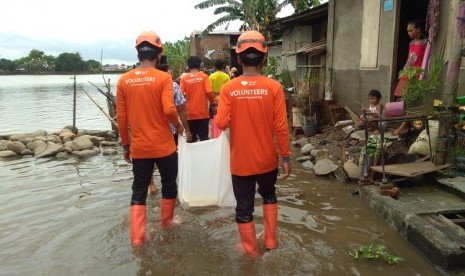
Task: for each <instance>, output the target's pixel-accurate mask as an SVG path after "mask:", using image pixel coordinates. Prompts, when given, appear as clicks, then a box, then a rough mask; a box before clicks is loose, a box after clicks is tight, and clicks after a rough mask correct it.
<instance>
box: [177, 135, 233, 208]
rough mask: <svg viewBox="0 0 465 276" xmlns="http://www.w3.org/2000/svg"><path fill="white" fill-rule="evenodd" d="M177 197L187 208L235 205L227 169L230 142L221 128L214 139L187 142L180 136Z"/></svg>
mask: <svg viewBox="0 0 465 276" xmlns="http://www.w3.org/2000/svg"><path fill="white" fill-rule="evenodd" d="M178 164H179V172H178V175H179V189H178V190H179V199H180V201H181V202H182V203H183V204H186V205H188V207H199V206H211V205H217V206H221V207H227V206H235V205H236V199H235V198H234V193H233V188H232V180H231V172H230V169H229V141H228V138H227V136H226V133H225V132H224V131H223V132H222V133H221V135H220V136H219V137H218V138H216V139H210V140H207V141H202V142H197V143H187V142H186V140H185V139H183V138H179V144H178Z"/></svg>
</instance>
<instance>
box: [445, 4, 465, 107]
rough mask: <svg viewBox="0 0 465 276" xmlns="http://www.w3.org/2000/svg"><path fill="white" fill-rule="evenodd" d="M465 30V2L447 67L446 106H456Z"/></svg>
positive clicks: (459, 10)
mask: <svg viewBox="0 0 465 276" xmlns="http://www.w3.org/2000/svg"><path fill="white" fill-rule="evenodd" d="M464 28H465V2H461V3H459V6H458V11H457V23H456V26H455V31H454V38H453V39H452V46H451V50H450V57H449V65H448V66H447V75H446V84H445V87H444V93H443V102H444V105H445V106H451V105H453V104H454V100H455V95H456V92H457V83H458V77H459V71H460V63H461V62H462V47H463V37H464Z"/></svg>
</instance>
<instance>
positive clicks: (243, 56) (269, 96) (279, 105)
mask: <svg viewBox="0 0 465 276" xmlns="http://www.w3.org/2000/svg"><path fill="white" fill-rule="evenodd" d="M266 52H267V46H266V44H265V38H264V37H263V35H262V34H260V33H259V32H257V31H247V32H244V33H243V34H241V35H240V36H239V39H238V42H237V48H236V53H237V55H238V61H239V63H240V64H241V65H242V67H243V74H242V75H241V76H239V77H237V78H235V79H232V80H230V81H229V82H227V83H225V84H224V85H223V87H222V89H221V93H220V101H219V104H218V112H217V115H216V123H217V124H218V127H219V128H220V129H222V130H225V129H226V128H227V127H228V126H229V127H230V132H231V137H230V142H231V143H230V147H231V148H230V151H231V157H230V158H231V175H232V176H231V177H232V183H233V191H234V196H235V198H236V201H237V205H236V223H237V227H238V230H239V234H240V236H241V241H242V245H243V247H244V250H245V252H246V253H248V254H255V253H256V252H257V240H256V237H255V222H254V220H253V211H254V198H255V190H256V185H257V184H258V193H259V194H260V196H261V197H262V199H263V224H264V228H265V247H266V248H267V249H275V248H276V247H277V237H276V226H277V220H278V201H277V198H276V187H275V183H276V180H277V176H278V161H279V159H278V158H279V157H278V152H277V150H276V147H275V139H276V141H277V145H278V148H279V155H280V156H281V159H282V162H281V164H282V169H283V174H282V176H281V177H282V179H285V178H287V177H288V176H289V175H290V173H291V165H290V155H291V151H290V147H289V129H288V124H287V116H286V104H285V100H284V92H283V89H282V86H281V84H280V83H279V82H277V81H275V80H273V79H269V78H267V77H265V76H262V75H260V69H261V67H262V66H263V64H264V62H265V56H266Z"/></svg>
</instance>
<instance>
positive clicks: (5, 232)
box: [0, 77, 441, 275]
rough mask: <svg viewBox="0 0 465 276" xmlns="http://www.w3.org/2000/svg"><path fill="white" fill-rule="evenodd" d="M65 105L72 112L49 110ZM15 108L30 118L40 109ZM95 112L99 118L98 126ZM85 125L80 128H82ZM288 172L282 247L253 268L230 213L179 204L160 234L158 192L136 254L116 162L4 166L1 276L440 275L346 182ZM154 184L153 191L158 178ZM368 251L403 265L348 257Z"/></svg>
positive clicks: (0, 178)
mask: <svg viewBox="0 0 465 276" xmlns="http://www.w3.org/2000/svg"><path fill="white" fill-rule="evenodd" d="M0 78H1V77H0ZM115 82H116V81H115ZM3 84H4V83H3V82H2V83H0V87H1V86H3ZM1 89H2V90H1V91H5V90H4V88H1ZM34 93H35V92H34ZM40 93H42V92H40ZM44 93H45V92H44ZM51 93H55V94H60V93H62V94H65V93H68V92H59V91H56V92H51ZM0 95H1V96H0V97H1V99H0V104H1V109H0V110H2V113H1V115H0V116H2V117H3V115H4V113H3V108H4V101H5V100H6V101H7V102H9V103H11V102H12V101H15V100H11V99H7V98H8V97H10V96H11V95H6V94H5V93H4V92H2V93H0ZM24 97H26V96H24ZM30 97H35V96H33V95H31V96H30ZM43 97H44V98H48V97H46V95H44V96H43ZM84 97H85V95H84ZM17 102H18V101H17ZM22 102H23V103H26V102H31V101H30V100H26V99H24V100H23V101H22ZM32 102H34V103H36V101H32ZM102 102H103V101H102ZM65 104H69V103H68V102H61V103H56V104H51V105H54V106H55V107H56V106H60V105H65ZM8 108H10V110H14V108H12V107H8ZM22 108H23V109H24V110H34V108H35V106H29V107H27V106H23V107H22ZM88 108H89V110H90V109H91V108H92V106H90V107H88ZM52 110H55V109H52ZM16 112H17V111H16ZM24 112H25V111H24ZM40 112H44V111H43V110H41V111H40ZM89 112H90V111H89ZM98 112H99V111H98V110H97V112H96V114H95V116H96V118H97V117H98V118H100V117H101V115H100V114H98ZM64 113H65V112H64V111H63V113H62V115H63V114H64ZM16 114H17V116H18V118H16V119H15V120H17V121H16V123H19V122H20V118H24V117H25V116H28V117H30V118H33V117H35V116H39V115H36V114H21V113H16ZM47 116H49V118H52V123H53V124H55V123H58V124H62V123H63V122H61V121H54V120H55V116H54V115H52V114H48V115H47ZM63 116H64V115H63ZM2 117H0V122H1V127H2V129H3V128H4V127H5V128H6V129H8V131H7V132H15V133H16V132H21V131H20V130H24V131H25V132H30V131H34V130H36V129H40V128H45V129H58V128H60V127H61V125H53V126H54V127H47V128H46V127H45V126H46V125H45V122H44V124H42V125H41V126H44V127H38V126H37V127H35V126H34V127H33V128H30V129H29V128H27V129H24V128H25V127H24V126H15V125H12V124H11V122H13V119H11V118H9V119H7V120H5V119H4V118H2ZM84 121H85V120H84ZM84 121H80V122H83V123H82V124H84ZM5 122H7V123H10V124H7V125H5ZM47 123H48V122H47ZM105 123H106V121H105V120H102V122H101V125H100V123H95V126H102V127H105V126H106V124H105ZM89 126H90V127H91V128H92V129H98V127H92V126H94V124H93V123H92V124H91V125H89ZM85 128H89V127H85ZM107 128H109V125H108V126H107ZM295 151H296V152H297V151H298V150H295ZM292 165H293V176H292V177H291V178H290V179H287V180H279V181H278V183H277V193H278V201H279V217H278V220H279V222H278V236H279V237H278V243H279V248H278V249H276V250H273V251H269V252H265V251H264V250H263V245H262V244H263V242H261V243H260V244H261V247H260V254H259V256H258V257H257V258H254V259H251V258H247V257H245V256H243V255H242V254H241V253H240V252H238V251H237V250H236V249H235V247H236V245H237V244H239V242H240V239H239V235H238V231H237V228H236V224H235V222H234V209H233V208H218V207H205V208H190V209H187V208H184V207H182V206H181V205H179V204H178V205H177V207H176V210H175V216H177V217H178V218H179V219H180V220H181V221H182V223H181V224H180V225H176V226H173V227H172V228H171V229H169V230H166V231H164V230H161V229H160V227H159V223H160V209H159V207H158V206H159V201H160V194H157V195H154V196H151V195H149V198H148V201H147V204H148V206H147V207H148V217H147V240H148V241H147V242H146V244H145V245H144V246H143V247H140V248H132V247H131V245H130V243H129V234H128V229H129V200H130V195H131V184H132V172H131V166H130V165H128V164H126V163H125V162H124V160H123V159H122V156H121V152H120V153H119V154H118V155H115V156H103V155H98V156H94V157H91V158H89V159H86V160H77V159H74V158H71V159H68V160H65V161H58V160H55V159H35V158H34V157H23V158H14V159H3V160H0V202H1V207H0V248H1V250H0V274H1V275H438V274H441V273H440V272H439V271H438V270H436V269H435V267H434V266H433V265H431V264H430V263H429V262H428V261H427V260H426V259H425V258H424V257H422V255H421V254H420V253H418V252H417V251H416V250H415V249H414V248H413V247H412V246H410V245H409V244H408V243H406V242H405V241H404V240H403V239H402V237H401V236H400V235H399V234H398V233H397V232H395V231H394V230H392V229H391V228H390V227H389V226H388V225H387V224H386V223H385V222H384V221H383V220H382V219H381V218H380V217H379V216H378V215H377V214H376V213H375V212H374V211H373V210H372V209H371V208H370V207H369V206H368V205H367V204H366V203H365V202H364V201H363V200H362V199H361V198H360V197H358V196H356V195H355V196H354V195H352V192H353V191H354V189H355V186H354V185H353V184H346V183H341V182H338V181H337V180H336V179H332V178H329V177H317V176H314V175H313V174H311V173H310V172H309V171H307V170H305V169H303V168H301V167H300V165H299V164H297V163H293V164H292ZM156 185H157V186H158V188H160V182H159V179H158V180H157V181H156ZM255 220H256V223H257V233H260V232H261V231H262V230H263V224H262V212H261V202H260V199H258V198H257V200H256V208H255ZM370 243H373V244H378V243H381V244H384V245H386V247H387V250H388V251H389V252H390V253H392V254H394V255H398V256H401V257H402V258H404V261H403V262H402V263H400V264H397V265H395V266H391V265H388V264H386V263H384V262H383V261H381V260H379V261H367V260H363V259H361V260H353V259H351V257H350V256H349V254H348V252H349V251H350V250H352V249H354V248H355V247H357V246H360V245H367V244H370Z"/></svg>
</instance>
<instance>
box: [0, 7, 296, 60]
mask: <svg viewBox="0 0 465 276" xmlns="http://www.w3.org/2000/svg"><path fill="white" fill-rule="evenodd" d="M200 2H202V1H201V0H137V1H121V0H112V1H110V0H80V1H69V0H14V1H2V4H1V6H0V7H1V8H0V11H1V16H0V58H5V59H9V60H15V59H18V58H21V57H25V56H27V55H28V54H29V52H30V51H31V50H32V49H37V50H40V51H43V52H45V54H47V55H53V56H58V55H59V54H61V53H65V52H67V53H76V52H78V53H80V54H81V56H82V58H83V59H84V60H89V59H94V60H97V61H102V62H103V64H121V63H124V64H134V63H136V61H137V57H136V51H135V49H134V42H135V39H136V37H137V35H139V34H140V33H141V32H142V31H154V32H156V33H157V34H158V35H159V36H160V38H161V40H162V42H167V41H169V42H176V41H178V40H181V39H183V38H184V37H189V35H190V34H191V33H192V32H193V31H201V30H203V29H204V28H205V27H207V26H208V25H209V24H210V23H213V22H214V21H215V20H216V19H218V18H219V17H220V15H214V14H213V10H214V9H206V10H199V9H195V8H194V6H195V5H196V4H198V3H200ZM291 13H292V10H291V9H289V8H288V9H286V10H284V11H283V12H282V13H280V15H279V17H282V16H287V15H290V14H291ZM239 25H240V24H239V22H235V23H233V24H231V25H230V27H229V30H237V29H238V27H239ZM225 27H226V25H222V26H221V28H220V29H224V28H225ZM102 52H103V53H102Z"/></svg>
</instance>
